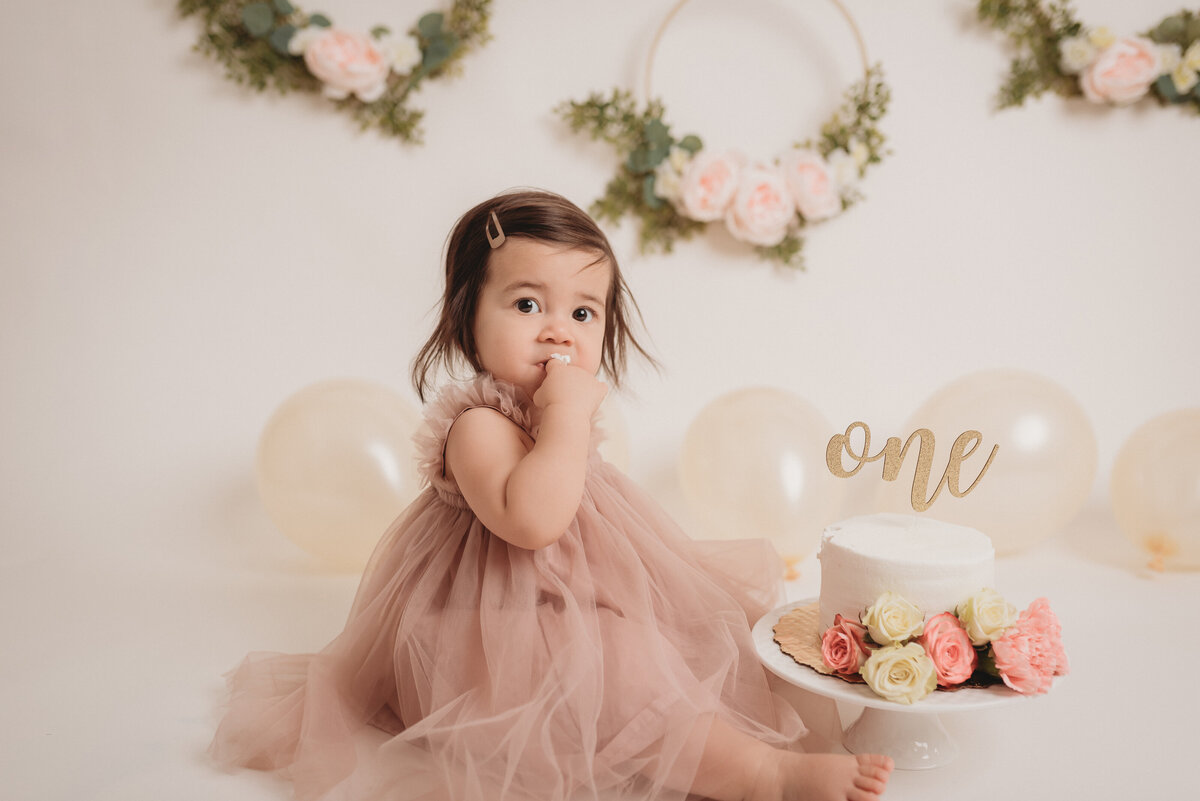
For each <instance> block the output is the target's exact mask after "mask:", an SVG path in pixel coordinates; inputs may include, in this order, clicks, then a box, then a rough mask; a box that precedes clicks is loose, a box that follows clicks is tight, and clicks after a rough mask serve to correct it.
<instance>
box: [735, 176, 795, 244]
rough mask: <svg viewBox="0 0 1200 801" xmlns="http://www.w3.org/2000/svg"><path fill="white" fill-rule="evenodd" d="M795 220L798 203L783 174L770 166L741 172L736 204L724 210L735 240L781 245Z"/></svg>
mask: <svg viewBox="0 0 1200 801" xmlns="http://www.w3.org/2000/svg"><path fill="white" fill-rule="evenodd" d="M795 217H796V204H795V201H794V200H792V193H791V192H789V191H788V188H787V183H786V182H785V181H784V180H783V175H782V174H781V173H780V172H779V170H776V169H774V168H770V167H761V166H756V167H751V168H750V169H748V170H743V171H742V177H741V180H740V181H739V182H738V187H737V191H736V192H734V195H733V202H732V203H730V204H729V208H728V209H727V210H726V211H725V227H726V228H728V229H729V233H731V234H733V236H734V238H735V239H740V240H741V241H743V242H749V243H750V244H752V245H762V246H765V247H770V246H772V245H778V244H779V243H780V242H782V241H783V238H784V237H785V236H787V231H788V226H790V225H791V224H792V222H793V220H794V219H795Z"/></svg>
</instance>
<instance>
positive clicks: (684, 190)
mask: <svg viewBox="0 0 1200 801" xmlns="http://www.w3.org/2000/svg"><path fill="white" fill-rule="evenodd" d="M742 163H743V159H742V157H741V156H740V155H738V154H737V153H733V152H728V153H715V152H708V151H705V150H701V151H700V152H699V153H697V154H696V156H695V158H693V159H692V160H691V161H690V162H689V163H688V165H687V168H686V169H685V170H684V171H683V173H682V175H681V176H680V180H679V198H678V200H677V201H676V207H677V208H678V209H679V210H680V212H682V213H683V215H684V216H686V217H690V218H691V219H693V220H698V221H700V222H714V221H716V220H719V219H721V218H722V217H724V216H725V209H727V208H728V207H729V203H730V201H732V200H733V193H734V192H736V191H737V188H738V176H739V174H740V173H741V171H742Z"/></svg>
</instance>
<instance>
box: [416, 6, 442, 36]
mask: <svg viewBox="0 0 1200 801" xmlns="http://www.w3.org/2000/svg"><path fill="white" fill-rule="evenodd" d="M445 18H446V17H445V15H444V14H442V12H440V11H431V12H430V13H428V14H426V15H425V16H423V17H421V19H419V20H417V33H419V34H421V37H422V38H424V39H436V38H438V36H439V35H440V34H441V32H442V23H443V22H444V21H445Z"/></svg>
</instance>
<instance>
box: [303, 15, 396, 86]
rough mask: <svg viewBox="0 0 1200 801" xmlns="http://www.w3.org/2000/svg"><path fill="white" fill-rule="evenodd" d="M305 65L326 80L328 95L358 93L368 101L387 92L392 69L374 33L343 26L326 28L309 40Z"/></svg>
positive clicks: (305, 48)
mask: <svg viewBox="0 0 1200 801" xmlns="http://www.w3.org/2000/svg"><path fill="white" fill-rule="evenodd" d="M304 65H305V66H306V67H308V71H309V72H311V73H312V74H313V75H314V76H316V77H317V78H318V79H319V80H320V81H321V83H323V84H325V95H326V96H327V97H331V98H333V99H334V100H341V99H342V98H344V97H347V96H349V95H351V94H354V95H355V96H357V97H358V99H359V100H361V101H363V102H364V103H371V102H373V101H375V100H378V99H379V98H380V97H381V96H382V95H383V93H384V90H385V89H387V76H388V71H389V70H390V69H391V65H390V64H388V61H387V59H386V58H384V55H383V53H381V52H380V51H379V48H378V47H376V46H375V42H374V40H373V39H371V37H370V36H367V35H366V34H363V33H357V32H354V31H343V30H341V29H339V28H323V29H322V30H321V31H320V32H318V34H317V35H316V36H314V37H313V38H312V39H311V41H309V42H308V43H307V45H306V46H305V47H304Z"/></svg>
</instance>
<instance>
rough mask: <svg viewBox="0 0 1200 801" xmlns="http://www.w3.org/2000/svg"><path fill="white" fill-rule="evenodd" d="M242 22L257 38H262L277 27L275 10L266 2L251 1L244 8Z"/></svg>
mask: <svg viewBox="0 0 1200 801" xmlns="http://www.w3.org/2000/svg"><path fill="white" fill-rule="evenodd" d="M242 24H243V25H245V26H246V30H248V31H249V32H250V35H251V36H253V37H254V38H256V39H261V38H262V37H264V36H266V35H267V34H268V33H270V32H271V28H273V27H275V12H274V11H272V10H271V7H270V6H269V5H267V4H266V3H251V4H250V5H248V6H246V7H245V8H243V9H242Z"/></svg>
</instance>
